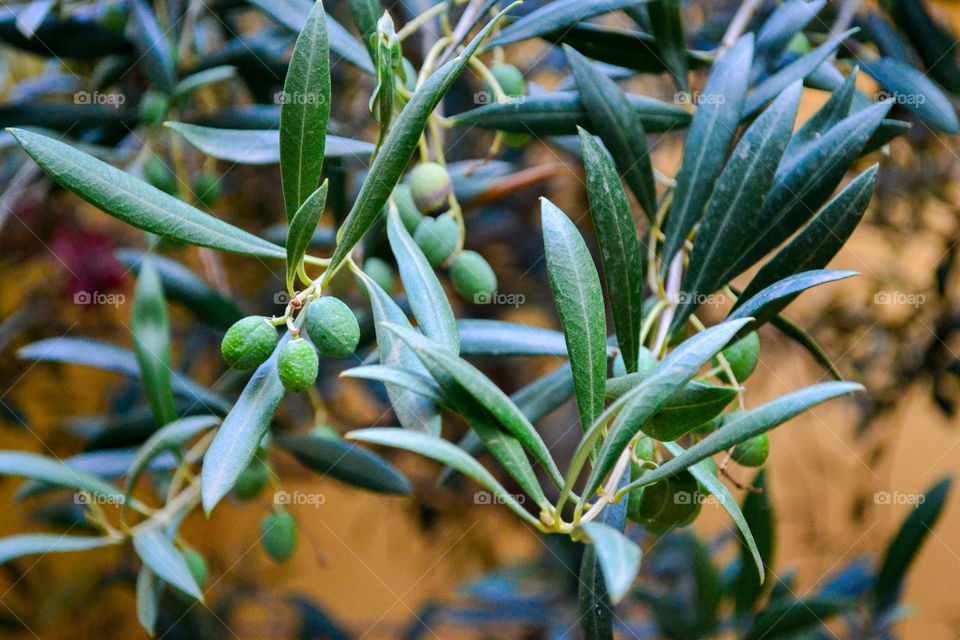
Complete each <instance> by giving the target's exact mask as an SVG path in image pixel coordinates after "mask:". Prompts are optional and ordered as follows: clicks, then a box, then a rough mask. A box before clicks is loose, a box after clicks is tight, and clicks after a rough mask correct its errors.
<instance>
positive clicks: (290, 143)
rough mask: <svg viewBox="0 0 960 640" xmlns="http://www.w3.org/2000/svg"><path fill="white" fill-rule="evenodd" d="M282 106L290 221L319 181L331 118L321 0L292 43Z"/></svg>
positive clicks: (283, 169)
mask: <svg viewBox="0 0 960 640" xmlns="http://www.w3.org/2000/svg"><path fill="white" fill-rule="evenodd" d="M283 98H284V100H283V104H282V105H281V107H280V181H281V183H282V186H283V201H284V204H285V205H286V209H287V220H292V219H293V216H294V214H295V213H296V212H297V210H298V209H299V208H300V205H302V204H303V203H304V202H305V201H306V200H307V198H309V197H310V194H312V193H313V192H314V191H315V190H316V188H317V183H318V182H320V171H321V167H322V165H323V146H324V143H325V141H326V140H325V138H326V135H327V123H328V122H329V121H330V43H329V42H328V40H327V16H326V13H325V12H324V10H323V3H322V2H315V3H314V4H313V7H311V9H310V14H309V15H308V16H307V23H306V24H305V25H304V27H303V30H302V31H301V32H300V35H299V37H298V38H297V43H296V45H294V47H293V56H292V57H291V58H290V66H289V67H288V68H287V77H286V79H285V80H284V83H283Z"/></svg>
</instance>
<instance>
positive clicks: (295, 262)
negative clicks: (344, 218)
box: [287, 180, 329, 289]
mask: <svg viewBox="0 0 960 640" xmlns="http://www.w3.org/2000/svg"><path fill="white" fill-rule="evenodd" d="M328 186H329V181H327V180H324V182H323V184H322V185H320V188H318V189H317V190H316V191H314V192H313V194H311V195H310V197H309V198H307V199H306V200H305V201H304V203H303V204H302V205H301V206H300V208H299V209H297V212H296V213H295V214H293V219H292V220H290V231H289V232H288V233H287V288H288V289H292V288H293V284H294V282H295V281H296V279H297V271H298V270H299V269H300V264H301V262H303V256H304V255H305V254H306V253H307V248H309V246H310V240H312V239H313V232H314V231H316V229H317V224H318V223H319V222H320V218H321V217H322V216H323V209H324V207H326V205H327V188H328Z"/></svg>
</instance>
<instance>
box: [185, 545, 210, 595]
mask: <svg viewBox="0 0 960 640" xmlns="http://www.w3.org/2000/svg"><path fill="white" fill-rule="evenodd" d="M183 559H184V560H186V561H187V568H188V569H190V575H191V576H193V579H194V580H195V581H196V583H197V586H199V587H200V588H201V589H202V588H203V586H204V585H205V584H207V580H208V579H209V578H210V571H209V570H208V569H207V561H206V560H204V559H203V556H202V555H200V554H199V553H197V552H196V551H195V550H193V549H184V550H183Z"/></svg>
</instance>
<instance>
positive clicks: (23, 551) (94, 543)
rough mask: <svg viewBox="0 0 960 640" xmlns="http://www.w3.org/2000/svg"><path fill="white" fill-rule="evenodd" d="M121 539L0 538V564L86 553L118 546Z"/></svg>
mask: <svg viewBox="0 0 960 640" xmlns="http://www.w3.org/2000/svg"><path fill="white" fill-rule="evenodd" d="M121 542H122V539H120V538H112V537H109V536H103V537H97V538H94V537H89V536H64V535H59V534H49V533H37V534H23V535H17V536H8V537H6V538H0V564H5V563H7V562H10V561H11V560H16V559H17V558H22V557H23V556H34V555H42V556H45V555H47V554H48V553H59V552H66V551H87V550H89V549H96V548H98V547H106V546H109V545H113V544H120V543H121Z"/></svg>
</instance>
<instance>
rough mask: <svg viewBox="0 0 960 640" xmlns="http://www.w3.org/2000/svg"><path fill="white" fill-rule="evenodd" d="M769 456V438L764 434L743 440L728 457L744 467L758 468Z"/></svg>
mask: <svg viewBox="0 0 960 640" xmlns="http://www.w3.org/2000/svg"><path fill="white" fill-rule="evenodd" d="M769 454H770V438H769V437H768V436H767V434H765V433H761V434H760V435H758V436H753V437H752V438H750V439H749V440H744V441H743V442H741V443H740V444H738V445H737V446H735V447H734V448H733V453H731V454H730V457H731V458H733V460H734V462H736V463H737V464H741V465H743V466H745V467H759V466H760V465H762V464H763V463H764V462H766V461H767V456H768V455H769Z"/></svg>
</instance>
